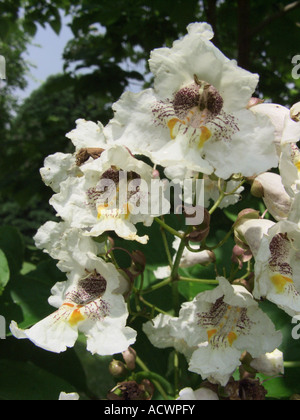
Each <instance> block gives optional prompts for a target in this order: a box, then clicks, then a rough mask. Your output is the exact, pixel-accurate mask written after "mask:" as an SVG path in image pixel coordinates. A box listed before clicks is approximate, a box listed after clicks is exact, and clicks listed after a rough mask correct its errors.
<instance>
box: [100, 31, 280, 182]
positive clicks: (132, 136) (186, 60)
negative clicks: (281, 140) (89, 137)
mask: <svg viewBox="0 0 300 420" xmlns="http://www.w3.org/2000/svg"><path fill="white" fill-rule="evenodd" d="M208 34H209V36H208ZM212 37H213V32H212V29H211V27H210V26H209V25H207V24H205V23H194V24H191V25H189V27H188V35H187V36H185V37H184V38H182V39H180V40H178V41H176V42H174V44H173V47H172V48H171V49H170V48H160V49H157V50H154V51H152V54H151V59H150V61H149V64H150V69H151V71H152V72H153V74H154V76H155V78H154V90H152V89H148V90H146V91H143V92H141V93H139V94H132V93H129V92H126V93H125V94H124V95H123V96H122V97H121V99H120V100H119V101H118V102H117V103H116V104H115V105H114V107H113V108H114V111H115V117H114V118H113V120H111V122H110V123H109V124H108V126H106V128H105V130H104V131H105V134H106V136H107V138H109V139H111V140H113V141H117V142H119V143H121V144H125V145H126V146H127V147H129V148H130V150H131V151H132V153H134V154H139V153H140V154H146V155H147V156H149V157H150V158H151V159H152V160H153V162H154V163H157V164H160V165H162V166H164V167H168V166H176V165H182V166H187V167H188V168H189V169H191V170H195V171H198V172H203V173H206V174H211V173H212V172H213V171H215V173H216V175H217V176H219V177H221V178H223V179H227V178H229V177H230V176H231V175H232V174H233V173H241V174H243V175H245V176H253V175H254V174H258V173H260V172H263V171H266V170H269V169H270V168H272V167H277V166H278V159H277V156H276V149H275V145H274V142H273V140H274V127H273V125H272V124H271V122H270V120H269V119H268V117H266V116H264V115H255V114H254V113H253V112H251V111H250V110H248V109H247V104H248V101H249V100H250V98H251V96H252V93H253V91H254V90H255V88H256V86H257V83H258V76H257V75H254V74H251V73H249V72H248V71H245V70H243V69H241V68H239V67H238V66H237V64H236V62H235V61H231V60H229V59H228V58H226V57H225V56H224V55H223V54H222V53H221V52H220V51H219V50H218V49H217V48H216V47H215V46H214V45H213V44H212V43H211V42H210V39H211V38H212Z"/></svg>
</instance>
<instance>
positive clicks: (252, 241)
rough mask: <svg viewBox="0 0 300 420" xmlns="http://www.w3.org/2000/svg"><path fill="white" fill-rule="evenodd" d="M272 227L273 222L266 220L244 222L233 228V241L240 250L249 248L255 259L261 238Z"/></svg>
mask: <svg viewBox="0 0 300 420" xmlns="http://www.w3.org/2000/svg"><path fill="white" fill-rule="evenodd" d="M274 225H275V223H274V222H272V221H271V220H266V219H252V220H251V219H250V220H244V221H243V222H242V223H240V224H239V225H238V226H237V227H236V228H235V232H234V234H235V241H236V243H237V244H238V245H240V246H241V247H242V248H245V249H247V248H249V249H250V250H251V252H252V254H253V256H254V257H256V255H257V252H258V249H259V246H260V242H261V240H262V238H263V236H264V235H265V234H267V233H268V230H269V229H270V228H271V227H273V226H274Z"/></svg>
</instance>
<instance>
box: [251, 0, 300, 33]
mask: <svg viewBox="0 0 300 420" xmlns="http://www.w3.org/2000/svg"><path fill="white" fill-rule="evenodd" d="M299 6H300V1H294V2H293V3H290V4H287V5H286V6H284V7H283V8H282V9H281V10H279V11H278V12H276V13H274V14H273V15H271V16H269V17H267V18H266V19H265V20H263V21H262V22H261V23H260V24H259V25H258V26H257V27H256V28H254V29H253V31H251V34H250V35H251V37H253V36H255V35H257V34H258V33H259V32H260V31H261V30H262V29H264V28H265V27H266V26H268V25H269V24H270V23H272V22H274V20H277V19H279V18H281V17H282V16H284V15H286V14H287V13H289V12H291V11H292V10H294V9H296V8H297V7H299Z"/></svg>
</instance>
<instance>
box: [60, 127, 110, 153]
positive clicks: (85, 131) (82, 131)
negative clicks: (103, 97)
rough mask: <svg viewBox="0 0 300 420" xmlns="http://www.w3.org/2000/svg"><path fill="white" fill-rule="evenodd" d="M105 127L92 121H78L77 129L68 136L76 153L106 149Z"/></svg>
mask: <svg viewBox="0 0 300 420" xmlns="http://www.w3.org/2000/svg"><path fill="white" fill-rule="evenodd" d="M103 130H104V127H103V125H102V124H101V123H100V122H98V124H96V123H94V122H92V121H86V120H84V119H78V120H77V121H76V128H75V129H74V130H72V131H70V132H69V133H68V134H66V137H68V139H70V140H71V141H72V143H73V144H74V146H75V148H76V151H80V150H81V149H82V148H105V147H106V146H107V140H106V138H105V136H104V131H103Z"/></svg>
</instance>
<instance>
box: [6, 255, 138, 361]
mask: <svg viewBox="0 0 300 420" xmlns="http://www.w3.org/2000/svg"><path fill="white" fill-rule="evenodd" d="M67 277H68V281H66V282H61V283H57V284H56V285H55V286H54V287H53V289H52V296H51V297H50V298H49V303H50V304H51V305H52V306H54V307H56V308H58V309H57V310H56V311H55V312H54V313H52V314H51V315H49V316H48V317H46V318H45V319H43V320H42V321H40V322H38V323H37V324H35V325H34V326H33V327H31V328H29V329H26V330H22V329H20V328H19V327H18V325H17V324H16V323H15V322H14V321H13V322H12V323H11V326H10V329H11V332H12V334H13V335H14V336H15V337H16V338H20V339H25V338H27V339H29V340H31V341H32V342H33V343H34V344H35V345H37V346H38V347H41V348H43V349H45V350H48V351H51V352H54V353H60V352H63V351H65V350H66V349H67V347H73V346H74V344H75V342H76V340H77V337H78V332H82V333H84V334H85V335H86V337H87V350H89V351H90V352H91V353H92V354H94V353H97V354H99V355H112V354H115V353H120V352H122V351H124V350H126V349H127V348H128V347H129V346H130V345H131V344H133V343H134V342H135V337H136V333H135V331H134V330H132V329H131V328H129V327H126V320H127V317H128V312H127V307H126V304H125V300H124V298H123V296H122V295H121V294H119V293H118V288H119V287H120V283H121V281H122V278H121V277H122V276H121V275H120V274H119V273H118V271H117V270H116V268H115V267H114V266H113V265H112V264H110V263H105V262H104V261H103V260H102V259H100V258H97V257H96V256H94V255H93V254H90V258H89V260H87V261H86V263H85V265H84V266H81V265H79V264H77V265H76V263H75V262H74V268H73V270H72V271H71V272H70V273H68V274H67Z"/></svg>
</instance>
